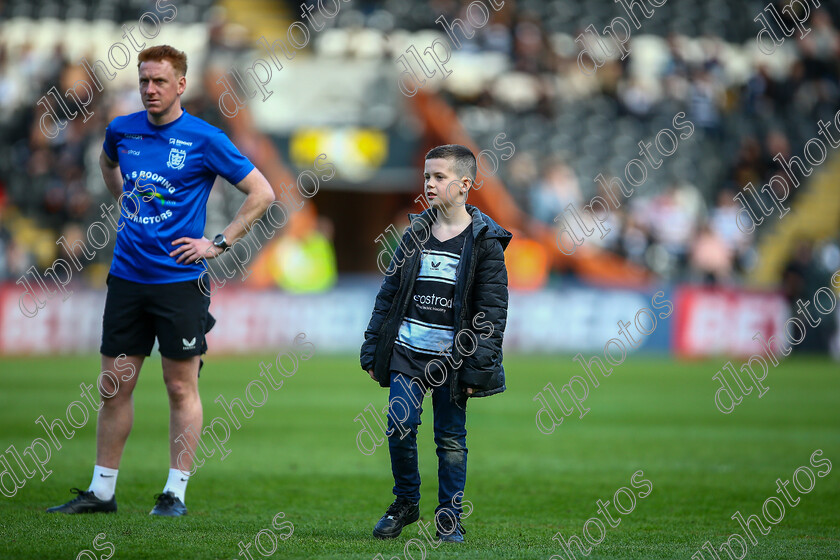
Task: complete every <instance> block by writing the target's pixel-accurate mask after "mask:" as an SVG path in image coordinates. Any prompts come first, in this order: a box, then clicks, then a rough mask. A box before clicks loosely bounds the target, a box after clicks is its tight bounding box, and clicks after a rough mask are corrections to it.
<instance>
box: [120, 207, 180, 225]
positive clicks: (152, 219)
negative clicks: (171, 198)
mask: <svg viewBox="0 0 840 560" xmlns="http://www.w3.org/2000/svg"><path fill="white" fill-rule="evenodd" d="M126 217H127V218H128V219H129V220H131V221H132V222H134V223H137V224H144V225H148V224H159V223H160V222H162V221H164V220H166V219H167V218H171V217H172V210H167V211H166V212H162V213H160V214H158V215H157V216H135V215H131V214H129V215H128V216H126Z"/></svg>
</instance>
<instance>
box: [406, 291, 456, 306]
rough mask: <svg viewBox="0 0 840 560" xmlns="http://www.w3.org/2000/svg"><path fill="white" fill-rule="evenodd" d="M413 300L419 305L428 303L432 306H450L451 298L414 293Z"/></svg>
mask: <svg viewBox="0 0 840 560" xmlns="http://www.w3.org/2000/svg"><path fill="white" fill-rule="evenodd" d="M414 301H415V302H416V303H417V304H419V305H429V306H432V307H447V308H451V307H452V298H449V299H446V298H445V297H441V296H436V295H434V294H433V295H420V294H414Z"/></svg>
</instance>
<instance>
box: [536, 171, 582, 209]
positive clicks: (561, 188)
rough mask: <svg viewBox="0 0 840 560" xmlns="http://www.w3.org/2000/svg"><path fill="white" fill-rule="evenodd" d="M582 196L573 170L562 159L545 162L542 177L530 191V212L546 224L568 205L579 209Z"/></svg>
mask: <svg viewBox="0 0 840 560" xmlns="http://www.w3.org/2000/svg"><path fill="white" fill-rule="evenodd" d="M582 200H583V197H582V196H581V193H580V185H578V180H577V177H576V176H575V172H574V171H573V170H572V168H571V167H569V165H568V164H567V163H566V162H565V161H563V160H562V159H553V160H550V161H548V162H547V164H546V167H545V171H544V172H543V176H542V179H541V180H540V181H538V182H537V184H536V185H535V186H534V188H533V190H532V191H531V214H532V215H533V216H534V217H535V218H537V219H538V220H540V221H543V222H545V223H547V224H552V223H554V218H556V217H557V215H558V214H561V213H562V212H563V210H564V209H565V208H566V207H567V206H568V205H569V204H574V205H575V207H576V208H578V209H580V208H581V206H582Z"/></svg>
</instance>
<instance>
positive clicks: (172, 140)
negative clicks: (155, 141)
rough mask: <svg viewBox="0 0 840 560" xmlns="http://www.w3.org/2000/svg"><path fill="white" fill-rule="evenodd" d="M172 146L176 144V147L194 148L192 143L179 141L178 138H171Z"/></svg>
mask: <svg viewBox="0 0 840 560" xmlns="http://www.w3.org/2000/svg"><path fill="white" fill-rule="evenodd" d="M169 143H170V144H174V145H175V146H192V145H193V143H192V142H187V141H186V140H178V139H177V138H170V139H169Z"/></svg>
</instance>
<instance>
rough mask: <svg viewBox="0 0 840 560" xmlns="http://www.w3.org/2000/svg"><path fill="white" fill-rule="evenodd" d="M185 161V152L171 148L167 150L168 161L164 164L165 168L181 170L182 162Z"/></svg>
mask: <svg viewBox="0 0 840 560" xmlns="http://www.w3.org/2000/svg"><path fill="white" fill-rule="evenodd" d="M186 159H187V152H186V150H179V149H178V148H172V149H171V150H169V161H167V162H166V166H167V167H170V168H172V169H183V167H184V162H185V161H186Z"/></svg>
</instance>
